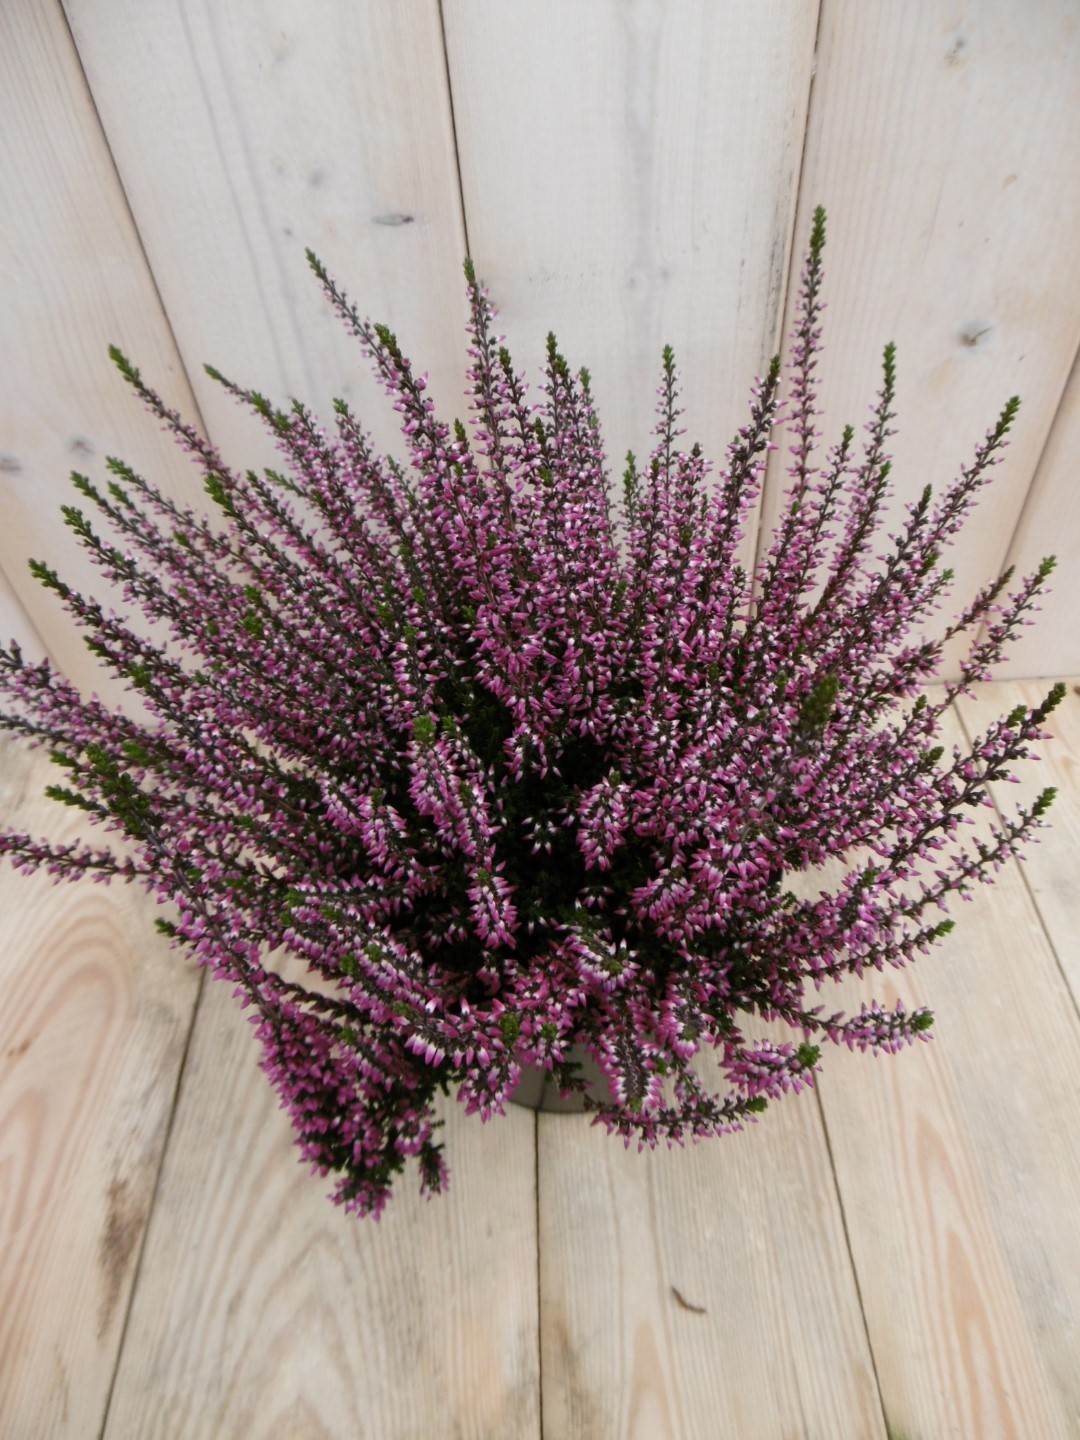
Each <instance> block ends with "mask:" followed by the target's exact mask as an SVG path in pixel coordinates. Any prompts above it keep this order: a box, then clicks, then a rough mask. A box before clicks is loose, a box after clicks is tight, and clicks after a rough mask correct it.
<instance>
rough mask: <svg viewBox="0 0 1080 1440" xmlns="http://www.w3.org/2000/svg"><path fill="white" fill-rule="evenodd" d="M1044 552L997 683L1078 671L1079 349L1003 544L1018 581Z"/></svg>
mask: <svg viewBox="0 0 1080 1440" xmlns="http://www.w3.org/2000/svg"><path fill="white" fill-rule="evenodd" d="M1047 555H1053V556H1055V558H1056V559H1057V567H1056V569H1055V570H1054V573H1053V575H1052V576H1051V578H1050V582H1049V589H1048V591H1047V593H1046V595H1045V596H1044V598H1043V601H1042V607H1043V608H1042V613H1041V614H1040V615H1036V616H1035V617H1034V618H1035V621H1036V623H1035V624H1034V625H1032V626H1030V627H1029V628H1027V629H1025V630H1024V631H1023V633H1022V634H1020V635H1018V636H1017V639H1016V644H1015V645H1013V646H1012V647H1011V649H1010V651H1009V654H1008V656H1007V657H1006V658H1005V660H1004V661H1003V662H1002V664H1001V666H1000V667H999V668H998V669H997V670H996V671H995V672H994V673H995V678H997V679H999V680H1004V679H1011V678H1013V677H1017V678H1019V677H1022V676H1027V675H1073V674H1076V673H1077V672H1080V625H1078V624H1077V623H1076V614H1077V600H1078V597H1080V351H1078V352H1077V358H1076V360H1075V361H1074V362H1073V367H1072V373H1071V375H1070V376H1069V383H1068V384H1067V385H1066V387H1065V393H1064V394H1063V395H1062V397H1061V404H1060V405H1059V406H1058V412H1057V415H1056V416H1055V417H1054V424H1053V428H1052V429H1051V431H1050V434H1049V436H1048V438H1047V441H1046V448H1045V449H1044V451H1043V453H1042V455H1041V457H1040V459H1039V468H1038V469H1037V470H1036V472H1035V478H1034V480H1033V482H1032V485H1031V488H1030V489H1029V491H1028V493H1027V495H1026V497H1025V500H1024V509H1023V511H1022V513H1021V515H1020V520H1019V523H1018V525H1017V527H1016V533H1015V535H1014V536H1013V539H1012V544H1011V545H1010V547H1009V554H1008V563H1009V564H1010V565H1015V566H1016V574H1017V578H1020V577H1022V576H1025V575H1030V574H1031V572H1032V571H1033V570H1034V569H1035V568H1036V567H1037V566H1038V565H1039V563H1040V561H1042V560H1043V559H1044V558H1045V557H1046V556H1047Z"/></svg>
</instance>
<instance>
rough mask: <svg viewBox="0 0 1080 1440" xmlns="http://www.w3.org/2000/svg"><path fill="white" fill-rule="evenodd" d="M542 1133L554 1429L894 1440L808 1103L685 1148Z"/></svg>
mask: <svg viewBox="0 0 1080 1440" xmlns="http://www.w3.org/2000/svg"><path fill="white" fill-rule="evenodd" d="M763 1033H764V1031H763ZM701 1063H702V1064H703V1065H704V1063H705V1062H704V1059H703V1060H702V1062H701ZM703 1073H704V1072H703ZM539 1125H540V1130H539V1142H540V1152H539V1153H540V1259H541V1311H540V1314H541V1331H542V1344H543V1367H542V1371H543V1382H544V1429H545V1433H546V1434H550V1435H552V1436H558V1437H560V1440H578V1437H580V1440H591V1437H593V1436H601V1435H603V1436H605V1437H607V1436H610V1437H612V1440H616V1437H617V1440H676V1437H678V1440H690V1437H701V1440H705V1437H713V1436H716V1435H732V1436H738V1437H739V1440H776V1437H779V1436H788V1435H808V1436H809V1435H822V1436H825V1435H837V1436H840V1435H843V1436H848V1435H850V1436H859V1437H863V1436H865V1437H867V1440H872V1437H881V1440H884V1437H885V1429H884V1425H883V1423H882V1415H881V1407H880V1403H879V1400H878V1395H877V1390H876V1385H875V1380H874V1375H873V1367H872V1361H871V1358H870V1351H869V1348H868V1346H867V1342H866V1335H865V1332H864V1330H863V1324H862V1318H861V1315H860V1312H859V1301H858V1295H857V1293H856V1289H855V1283H854V1277H853V1273H852V1270H851V1264H850V1259H849V1256H848V1253H847V1249H846V1245H845V1240H844V1234H843V1227H842V1218H841V1213H840V1208H839V1205H838V1202H837V1195H836V1190H835V1186H834V1182H833V1177H832V1172H831V1170H830V1166H829V1157H828V1152H827V1149H826V1145H825V1139H824V1134H823V1130H822V1126H821V1118H820V1115H819V1113H818V1110H817V1106H816V1104H815V1101H814V1098H813V1096H812V1095H809V1094H803V1095H802V1096H799V1097H790V1098H789V1099H788V1100H786V1101H785V1102H784V1103H783V1104H781V1105H779V1106H777V1107H776V1109H775V1113H770V1114H769V1115H768V1116H767V1117H765V1118H764V1119H763V1120H762V1122H761V1123H759V1124H757V1125H751V1126H750V1127H748V1129H747V1130H746V1131H744V1132H743V1133H741V1134H737V1135H730V1136H725V1137H722V1138H720V1139H717V1140H711V1141H706V1142H703V1143H701V1144H699V1145H697V1146H688V1147H687V1148H686V1149H685V1150H681V1149H675V1150H671V1151H669V1150H666V1149H663V1148H661V1149H659V1150H656V1151H645V1152H644V1153H642V1154H638V1153H637V1150H636V1148H635V1147H632V1148H631V1149H630V1150H626V1149H625V1148H624V1146H623V1144H622V1142H621V1141H619V1140H617V1139H613V1138H610V1137H608V1136H607V1135H606V1134H605V1133H604V1132H603V1130H601V1129H600V1128H598V1127H591V1126H586V1125H583V1124H574V1123H573V1121H572V1119H571V1118H570V1117H566V1116H547V1115H543V1114H541V1115H540V1117H539Z"/></svg>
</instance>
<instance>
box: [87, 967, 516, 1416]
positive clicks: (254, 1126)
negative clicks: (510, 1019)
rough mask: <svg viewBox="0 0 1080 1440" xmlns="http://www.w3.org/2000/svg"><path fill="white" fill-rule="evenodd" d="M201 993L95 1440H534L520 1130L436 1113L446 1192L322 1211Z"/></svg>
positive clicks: (238, 1032)
mask: <svg viewBox="0 0 1080 1440" xmlns="http://www.w3.org/2000/svg"><path fill="white" fill-rule="evenodd" d="M256 1060H257V1046H256V1044H255V1042H254V1040H253V1037H252V1034H251V1031H250V1026H249V1025H248V1024H247V1023H246V1019H245V1017H244V1016H243V1015H242V1014H241V1012H240V1010H239V1007H238V1005H237V1003H236V1002H235V1001H232V1000H231V999H230V995H229V988H228V987H227V986H225V985H222V984H219V983H214V984H211V985H209V986H208V989H207V993H206V996H205V998H204V1003H203V1006H202V1007H201V1010H200V1016H199V1027H198V1031H197V1033H196V1036H195V1041H194V1044H193V1046H192V1050H191V1055H190V1059H189V1062H188V1066H187V1069H186V1071H185V1084H184V1088H183V1093H182V1095H181V1097H180V1104H179V1107H178V1111H177V1116H176V1123H175V1126H174V1129H173V1135H172V1141H171V1144H170V1147H169V1154H168V1158H167V1161H166V1165H165V1168H164V1171H163V1175H162V1182H161V1187H160V1190H159V1194H158V1202H157V1205H156V1207H155V1213H154V1223H153V1225H152V1227H151V1231H150V1235H149V1238H148V1243H147V1248H146V1253H145V1256H144V1259H143V1264H142V1267H141V1270H140V1284H139V1291H138V1295H137V1296H136V1300H135V1304H134V1306H133V1308H132V1313H131V1323H130V1325H129V1329H128V1338H127V1344H126V1345H125V1347H124V1353H123V1356H122V1358H121V1363H120V1369H119V1373H118V1375H117V1382H116V1389H115V1392H114V1396H113V1404H112V1407H111V1409H110V1412H109V1422H108V1425H107V1426H106V1429H105V1435H104V1440H128V1437H129V1436H135V1435H137V1436H139V1440H194V1437H196V1436H206V1437H207V1440H210V1437H213V1440H280V1437H285V1436H289V1437H293V1436H295V1437H297V1440H300V1437H303V1440H354V1437H362V1440H406V1437H408V1440H427V1437H434V1436H443V1435H445V1436H460V1437H462V1440H487V1437H495V1436H499V1437H506V1440H537V1437H539V1435H540V1424H539V1419H540V1414H539V1348H538V1331H537V1292H536V1200H535V1193H536V1192H535V1165H536V1156H535V1131H534V1124H535V1121H534V1116H533V1114H532V1112H531V1111H525V1110H521V1109H514V1110H513V1111H511V1113H510V1114H509V1115H508V1116H507V1118H506V1119H504V1120H500V1121H497V1122H494V1123H492V1124H491V1125H489V1126H487V1127H484V1126H482V1125H481V1123H480V1122H479V1121H478V1120H466V1119H465V1116H464V1112H463V1111H462V1109H461V1107H460V1106H458V1105H455V1104H454V1103H453V1102H452V1101H451V1102H449V1103H448V1104H447V1110H448V1114H447V1120H448V1123H447V1126H446V1130H445V1131H443V1132H442V1134H443V1135H444V1136H445V1139H446V1147H447V1149H446V1155H447V1160H448V1162H449V1164H450V1166H451V1170H452V1176H451V1182H450V1190H449V1192H448V1193H447V1194H446V1195H444V1196H441V1197H436V1198H434V1199H432V1200H431V1201H426V1200H423V1199H421V1198H420V1196H419V1193H418V1189H417V1183H416V1180H415V1176H413V1175H411V1174H408V1173H407V1174H406V1176H404V1177H400V1178H399V1180H398V1182H397V1190H396V1193H395V1195H394V1198H393V1199H392V1200H391V1202H390V1205H389V1207H388V1209H387V1210H386V1212H385V1214H384V1215H383V1218H382V1219H381V1220H380V1221H379V1222H378V1223H374V1222H367V1221H358V1220H356V1219H355V1218H352V1217H349V1216H346V1215H345V1214H343V1213H342V1212H341V1211H340V1210H339V1209H337V1208H336V1207H334V1206H332V1205H331V1204H330V1203H329V1202H328V1201H327V1200H326V1198H325V1196H326V1195H327V1194H328V1193H329V1190H330V1181H329V1180H326V1181H324V1180H320V1179H318V1178H317V1177H312V1176H311V1174H310V1173H309V1172H308V1170H307V1167H306V1166H305V1165H304V1164H303V1163H302V1162H300V1161H299V1156H298V1152H297V1151H296V1150H295V1148H294V1146H293V1144H292V1130H291V1128H290V1126H289V1123H288V1120H287V1119H286V1117H285V1115H284V1113H283V1112H282V1111H280V1110H279V1109H278V1108H277V1106H276V1099H275V1096H274V1093H273V1091H272V1090H271V1088H270V1086H269V1084H268V1083H267V1081H266V1078H265V1077H264V1076H263V1074H262V1072H261V1071H260V1070H259V1069H258V1068H257V1064H256Z"/></svg>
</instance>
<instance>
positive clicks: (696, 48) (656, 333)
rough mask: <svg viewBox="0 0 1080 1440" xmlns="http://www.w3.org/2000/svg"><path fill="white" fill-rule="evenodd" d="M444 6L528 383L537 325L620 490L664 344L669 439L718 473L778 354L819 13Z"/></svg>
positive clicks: (539, 359) (477, 213)
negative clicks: (580, 378)
mask: <svg viewBox="0 0 1080 1440" xmlns="http://www.w3.org/2000/svg"><path fill="white" fill-rule="evenodd" d="M445 11H446V31H447V55H448V58H449V64H450V77H451V84H452V90H453V98H454V116H455V122H456V127H457V135H458V142H459V148H460V156H461V173H462V187H463V192H464V197H465V210H466V215H467V218H468V226H469V242H470V246H471V249H472V253H473V256H474V258H475V261H476V266H477V271H478V273H479V274H480V275H481V276H483V277H484V279H485V280H486V281H487V283H488V285H489V288H490V290H491V294H492V299H493V300H494V302H495V304H496V306H497V307H498V308H499V310H500V317H501V320H500V324H501V328H502V329H503V330H505V332H506V333H507V334H508V336H509V348H510V350H511V352H512V353H513V355H514V358H515V362H516V364H517V366H518V368H519V369H520V368H525V369H527V370H528V372H529V374H530V376H531V378H532V394H533V396H534V397H536V396H537V392H538V390H539V384H540V371H541V368H542V364H543V359H544V337H545V335H546V334H547V332H548V331H549V330H554V331H555V333H556V335H557V336H558V339H559V342H560V346H561V348H562V350H563V352H564V354H565V355H566V357H567V359H568V361H569V363H570V365H571V367H572V368H574V369H577V368H578V367H580V366H581V365H585V366H587V367H588V369H589V371H590V374H591V376H592V380H593V389H594V392H595V394H596V397H597V408H598V411H599V414H600V419H601V424H602V426H603V434H604V437H605V441H606V445H607V453H608V458H609V462H610V466H611V470H612V472H613V478H614V481H615V489H616V491H617V492H620V493H621V484H620V481H621V476H622V473H623V464H624V457H625V455H626V452H627V450H628V449H632V450H633V451H634V452H635V454H636V455H637V456H638V457H639V459H641V458H642V457H643V456H647V455H648V453H649V450H650V449H651V448H652V444H653V441H652V438H651V431H652V428H653V426H654V424H655V414H654V411H655V404H656V399H655V392H656V386H657V384H658V382H659V379H660V363H661V360H660V357H661V351H662V349H663V346H664V344H665V343H670V344H671V345H672V346H673V347H674V350H675V355H676V362H677V364H678V366H679V368H680V373H681V377H682V384H683V401H682V403H683V405H684V407H685V412H686V413H685V415H684V417H683V420H682V424H683V425H685V426H686V427H687V433H686V438H685V441H684V442H683V443H685V445H686V447H687V448H689V447H690V445H691V444H692V443H693V441H694V440H700V441H701V443H702V447H703V449H704V451H705V454H706V455H707V456H709V457H710V458H712V459H713V460H715V461H716V463H717V465H722V464H723V461H724V450H725V447H726V445H727V444H728V442H729V441H730V439H731V438H732V436H733V434H734V430H735V428H736V427H737V426H739V425H741V424H743V423H744V422H745V419H746V415H747V405H748V401H749V391H750V384H751V381H752V380H753V377H754V376H755V375H758V374H761V373H762V371H763V369H764V368H765V367H766V366H767V364H768V359H769V357H770V355H771V354H772V353H773V352H774V351H775V349H776V344H777V339H778V329H779V318H780V314H781V310H782V306H783V291H784V284H785V276H786V274H787V267H788V256H789V247H790V239H791V228H792V217H793V210H794V200H795V190H796V186H797V184H798V174H799V164H800V157H801V153H802V143H803V126H804V122H805V115H806V98H807V93H808V89H809V84H810V69H811V64H812V58H813V48H814V33H815V27H816V24H817V5H816V4H803V5H798V6H794V7H792V6H790V5H784V4H779V3H771V0H770V3H759V4H746V3H738V4H729V5H710V4H708V3H705V0H694V3H681V4H678V5H668V4H663V3H660V0H635V3H631V4H627V3H622V0H602V3H594V4H590V5H579V4H575V3H574V0H554V3H549V4H546V5H543V6H536V5H530V4H528V3H523V0H514V3H506V0H473V3H470V4H468V5H448V6H446V7H445Z"/></svg>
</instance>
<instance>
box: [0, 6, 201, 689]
mask: <svg viewBox="0 0 1080 1440" xmlns="http://www.w3.org/2000/svg"><path fill="white" fill-rule="evenodd" d="M102 8H103V9H104V8H107V7H102ZM0 135H3V141H4V143H3V159H2V162H0V314H2V317H3V319H2V323H0V376H2V377H3V386H2V392H0V517H2V521H3V523H2V524H0V566H2V568H3V571H4V573H5V575H6V577H7V580H8V582H9V583H10V585H11V587H12V588H13V589H14V591H15V594H16V595H17V597H18V601H19V603H20V605H21V606H22V607H23V608H24V609H25V612H26V615H27V616H28V617H29V619H30V622H31V623H32V624H33V626H34V627H35V629H36V631H37V634H38V636H39V637H40V640H41V642H42V644H43V646H44V647H45V649H46V650H47V651H48V653H49V654H50V655H51V656H52V658H53V659H55V660H56V662H57V663H58V664H59V665H60V666H61V667H62V668H63V669H64V670H65V671H66V672H67V673H68V674H69V675H70V676H71V677H72V678H73V679H75V680H76V681H78V682H80V683H83V684H85V685H86V686H87V688H91V687H96V688H97V689H98V690H99V691H100V692H101V693H103V694H105V693H108V694H111V695H118V694H119V688H118V687H115V686H113V687H111V688H110V686H109V684H108V682H107V680H106V677H104V675H103V672H102V671H101V669H100V667H99V665H98V664H97V662H96V661H94V660H93V659H92V657H91V656H90V655H89V654H88V653H87V651H86V648H85V647H84V645H83V644H82V641H81V639H80V638H79V634H78V631H77V630H76V628H75V626H74V625H73V624H72V622H71V620H70V618H69V617H68V616H67V615H66V614H65V613H64V611H63V609H62V608H61V606H60V603H59V601H58V600H56V597H55V596H53V595H51V594H49V593H48V592H46V591H45V590H44V589H42V587H41V586H40V585H39V584H38V583H37V582H36V581H35V580H34V579H33V578H32V577H31V576H30V575H29V573H28V572H27V567H26V562H27V560H28V559H29V558H30V557H34V558H37V559H39V560H46V561H48V563H49V564H51V565H53V566H54V567H55V568H56V569H57V570H59V571H60V572H61V574H62V575H63V576H64V578H65V579H66V580H68V581H69V582H70V583H72V584H73V585H75V586H76V588H78V589H81V590H83V591H84V593H87V594H90V595H97V596H100V597H101V598H102V599H106V598H108V594H109V592H108V587H107V586H106V585H105V582H104V581H103V580H102V579H101V577H100V575H99V572H98V571H97V570H96V569H95V568H94V566H93V565H92V564H91V563H90V561H89V559H88V558H87V556H86V554H85V552H84V551H83V550H81V549H80V548H79V547H78V545H77V544H76V543H75V541H74V538H73V537H72V536H71V535H70V534H69V532H68V531H67V530H65V529H64V527H63V525H62V523H61V520H60V514H59V510H60V506H61V505H62V504H68V503H70V502H71V501H72V500H74V499H75V498H76V496H75V493H74V491H73V490H72V488H71V486H70V484H69V483H68V475H69V473H70V472H71V471H72V470H73V469H75V470H81V471H84V472H85V471H87V470H90V471H92V472H93V473H94V474H96V475H97V476H98V477H99V478H100V477H101V473H102V469H103V463H104V457H105V456H106V455H120V456H122V457H123V458H124V459H126V460H127V461H129V462H130V464H132V465H133V466H134V467H135V468H136V469H137V470H141V471H143V473H145V474H148V475H151V476H153V477H154V478H155V479H156V480H157V481H158V482H159V483H160V484H161V485H162V488H163V489H165V490H166V491H167V492H168V493H169V494H171V495H173V497H174V498H179V497H180V496H184V495H189V494H191V493H193V492H196V491H197V490H198V484H197V482H195V481H193V479H192V470H191V467H190V465H189V464H188V462H187V461H185V460H184V458H183V457H182V456H181V455H180V453H179V451H178V450H177V449H176V447H175V446H174V445H172V444H171V443H170V442H169V441H168V440H167V439H166V438H165V437H164V436H163V435H162V434H161V433H160V432H159V430H158V426H157V424H156V422H155V421H153V420H152V419H150V417H149V416H147V415H146V414H145V413H144V412H143V411H142V410H141V408H140V406H139V404H138V402H137V401H136V400H135V399H134V397H133V395H132V394H131V392H130V390H129V389H128V387H127V386H126V385H125V384H124V382H123V381H122V380H121V378H120V376H119V375H118V374H117V373H116V371H115V370H114V369H113V367H112V365H111V364H110V361H109V358H108V347H109V345H110V344H113V343H115V344H117V345H119V346H120V347H121V349H123V350H125V351H126V352H127V353H128V354H129V355H130V356H132V357H135V358H136V360H137V363H139V364H140V365H141V366H142V367H143V370H144V373H145V374H146V376H147V378H148V379H152V380H153V382H155V383H156V384H157V386H158V388H159V389H160V390H161V392H162V394H163V395H164V396H165V398H166V400H167V401H168V403H169V404H172V405H177V406H178V407H179V408H180V409H182V410H184V411H186V413H188V414H189V415H192V414H194V402H193V400H192V397H191V392H190V390H189V389H188V386H187V381H186V379H185V377H184V372H183V369H182V367H181V365H180V360H179V357H178V355H177V353H176V349H175V347H174V345H173V341H172V336H171V334H170V331H169V326H168V322H167V320H166V318H165V316H164V314H163V312H162V308H161V304H160V302H159V300H158V297H157V294H156V291H155V283H154V278H153V276H152V275H151V274H150V271H149V268H148V267H147V264H146V260H145V257H144V255H143V251H142V247H141V242H140V237H139V234H138V232H137V231H136V228H135V225H134V224H133V222H132V217H131V214H130V212H129V210H128V205H127V199H126V197H125V194H124V191H123V189H122V188H121V185H120V182H119V180H118V178H117V175H116V172H115V169H114V168H113V163H112V159H111V157H110V154H109V149H108V146H107V144H106V143H105V139H104V137H103V136H102V133H101V127H100V125H99V124H98V118H97V113H96V111H95V109H94V101H93V99H92V97H91V95H90V92H89V90H88V89H87V85H86V80H85V78H84V76H83V72H82V69H81V67H80V64H79V56H78V54H77V52H76V50H75V46H74V44H73V43H72V40H71V36H70V34H69V32H68V28H67V25H66V24H65V21H64V16H63V12H62V11H61V10H60V7H59V5H58V4H57V3H55V0H49V3H44V4H42V3H38V0H5V3H4V4H3V5H0ZM7 618H8V617H7V614H6V613H3V612H0V620H7ZM15 625H16V627H17V626H18V619H17V616H16V620H15ZM8 638H9V626H8V625H5V627H4V633H3V634H2V636H0V639H3V640H4V641H7V639H8ZM36 649H37V647H36V646H35V650H36Z"/></svg>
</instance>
